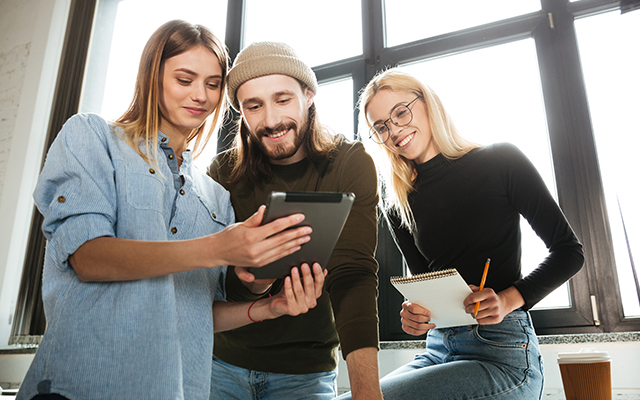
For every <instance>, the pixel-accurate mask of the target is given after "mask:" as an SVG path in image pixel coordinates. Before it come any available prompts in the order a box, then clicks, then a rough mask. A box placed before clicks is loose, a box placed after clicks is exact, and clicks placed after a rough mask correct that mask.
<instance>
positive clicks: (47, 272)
mask: <svg viewBox="0 0 640 400" xmlns="http://www.w3.org/2000/svg"><path fill="white" fill-rule="evenodd" d="M226 73H227V53H226V50H225V47H224V45H223V44H222V43H221V42H220V41H219V40H218V39H217V38H216V37H215V36H214V35H213V34H212V33H211V32H210V31H209V30H208V29H206V28H204V27H202V26H200V25H193V24H189V23H186V22H184V21H171V22H168V23H166V24H165V25H163V26H162V27H160V28H159V29H158V30H157V31H156V32H155V33H154V34H153V35H152V37H151V38H150V39H149V41H148V43H147V45H146V47H145V49H144V51H143V55H142V59H141V63H140V69H139V71H138V79H137V83H136V92H135V96H134V99H133V101H132V103H131V106H130V107H129V109H128V110H127V112H126V113H125V114H124V115H123V116H122V117H120V118H119V119H118V120H117V121H116V122H114V123H107V122H106V121H105V120H103V119H102V118H100V117H98V116H97V115H93V114H82V115H76V116H74V117H72V118H70V119H69V121H67V123H66V124H65V125H64V127H63V129H62V131H61V132H60V134H59V135H58V137H57V138H56V140H55V141H54V143H53V145H52V146H51V148H50V150H49V152H48V154H47V159H46V162H45V166H44V169H43V171H42V174H41V176H40V178H39V180H38V184H37V187H36V190H35V193H34V198H35V201H36V205H37V206H38V209H39V210H40V212H42V214H43V215H44V217H45V219H44V223H43V227H42V229H43V232H44V234H45V236H46V238H47V249H46V257H45V265H44V272H43V289H42V295H43V300H44V306H45V315H46V319H47V330H46V333H45V335H44V338H43V340H42V343H41V344H40V346H39V348H38V352H37V353H36V356H35V358H34V361H33V363H32V365H31V368H30V369H29V371H28V373H27V376H26V377H25V379H24V381H23V383H22V386H21V389H20V392H19V394H18V397H17V398H18V399H31V398H37V399H65V398H67V399H188V400H191V399H207V398H208V396H209V391H210V390H209V385H210V368H211V354H212V347H213V332H214V320H215V329H216V331H220V330H227V329H233V328H235V327H238V326H241V325H245V324H248V323H250V322H252V321H253V322H256V321H259V320H262V319H268V318H276V317H277V316H279V315H283V314H291V315H296V314H298V313H301V312H306V311H307V310H308V308H310V307H313V306H315V299H316V298H317V297H318V296H319V295H320V293H321V290H322V283H323V274H322V273H321V272H320V268H319V266H318V265H314V272H316V273H315V274H314V275H315V279H314V278H313V277H312V274H311V271H310V268H309V267H308V266H307V265H304V266H302V268H301V271H302V273H299V272H298V270H297V269H294V270H293V271H292V277H291V278H287V284H286V285H285V289H284V290H283V292H282V293H280V294H279V295H278V296H274V297H272V298H270V299H264V300H260V301H258V302H255V303H252V304H243V303H235V304H226V303H224V302H217V303H216V304H215V306H214V307H213V312H212V305H213V303H214V301H220V300H224V297H225V295H224V284H223V282H224V275H225V273H226V268H224V267H223V268H214V267H220V266H225V265H228V264H231V265H238V266H261V265H265V264H266V263H269V262H271V261H273V260H275V259H277V258H280V257H283V256H285V255H287V254H290V253H292V252H294V251H296V250H297V249H299V247H300V245H301V244H303V243H304V242H306V241H307V240H308V239H309V236H308V234H309V229H308V228H298V229H295V230H287V231H286V232H281V233H278V232H280V231H282V230H283V229H285V228H288V227H290V226H292V225H294V224H295V223H297V222H299V221H300V220H301V219H302V218H303V217H302V216H301V215H294V216H291V217H288V218H283V219H281V220H278V221H275V222H273V223H271V224H268V225H264V226H259V224H260V222H261V220H262V214H263V212H264V208H261V209H260V211H258V212H257V213H256V215H254V216H253V217H251V218H249V219H248V220H247V221H245V222H243V223H238V224H233V223H234V215H233V210H232V208H231V203H230V201H229V194H228V193H227V192H226V191H225V190H224V189H223V188H222V187H221V186H220V185H218V184H217V183H215V182H214V181H213V180H212V179H210V178H209V177H207V176H206V175H205V174H204V173H202V172H201V171H199V170H198V169H197V168H195V166H194V165H193V163H192V153H191V151H189V150H188V149H187V145H188V144H189V143H191V142H193V143H194V144H195V145H194V146H193V147H194V149H195V150H194V152H196V154H197V152H198V150H201V149H202V147H203V146H204V145H205V144H206V142H207V140H208V139H209V137H210V136H211V133H212V131H213V129H214V127H215V125H216V122H217V120H218V118H219V116H220V115H221V114H222V113H223V111H224V101H223V99H222V96H223V93H224V83H225V76H226ZM209 116H212V117H211V118H208V117H209ZM207 119H209V120H210V121H208V122H209V123H210V126H211V128H210V129H209V130H208V132H207V131H205V121H206V120H207Z"/></svg>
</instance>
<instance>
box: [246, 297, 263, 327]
mask: <svg viewBox="0 0 640 400" xmlns="http://www.w3.org/2000/svg"><path fill="white" fill-rule="evenodd" d="M258 300H260V299H258ZM258 300H256V301H254V302H253V303H251V305H250V306H249V309H248V310H247V316H248V317H249V319H250V320H251V322H262V321H263V320H262V319H261V320H260V321H256V320H255V319H253V318H251V307H253V305H254V304H256V302H257V301H258Z"/></svg>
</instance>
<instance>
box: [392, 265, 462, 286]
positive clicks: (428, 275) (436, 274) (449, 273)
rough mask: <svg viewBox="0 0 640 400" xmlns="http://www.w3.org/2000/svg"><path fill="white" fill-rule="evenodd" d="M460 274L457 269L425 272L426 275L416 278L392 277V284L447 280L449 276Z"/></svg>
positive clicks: (415, 276) (416, 276)
mask: <svg viewBox="0 0 640 400" xmlns="http://www.w3.org/2000/svg"><path fill="white" fill-rule="evenodd" d="M457 274H458V270H457V269H455V268H450V269H443V270H442V271H434V272H425V273H424V274H419V275H414V276H404V277H402V276H393V277H391V283H411V282H420V281H429V280H431V279H438V278H445V277H447V276H454V275H457Z"/></svg>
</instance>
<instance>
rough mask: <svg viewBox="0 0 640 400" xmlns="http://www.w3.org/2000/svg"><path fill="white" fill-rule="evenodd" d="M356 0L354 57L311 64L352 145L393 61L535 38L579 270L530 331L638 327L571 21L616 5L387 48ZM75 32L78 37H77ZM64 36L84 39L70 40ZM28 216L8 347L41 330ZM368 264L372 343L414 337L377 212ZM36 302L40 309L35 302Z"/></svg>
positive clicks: (613, 1)
mask: <svg viewBox="0 0 640 400" xmlns="http://www.w3.org/2000/svg"><path fill="white" fill-rule="evenodd" d="M116 1H119V0H116ZM361 1H362V3H361V4H362V40H363V54H362V55H360V56H356V57H351V58H348V59H344V60H340V61H336V62H333V63H329V64H325V65H320V66H315V67H314V68H313V70H314V72H315V73H316V76H317V78H318V82H319V83H327V82H330V81H334V80H337V79H341V78H345V77H350V78H351V79H352V80H353V87H354V91H353V104H354V113H353V121H354V125H353V126H354V132H356V133H354V135H353V139H356V140H359V139H361V138H360V137H359V136H358V133H357V127H358V110H356V109H355V105H356V104H357V100H358V96H359V92H360V90H361V89H362V88H363V87H364V86H365V85H366V83H367V82H368V81H369V80H370V79H371V78H373V76H374V75H375V74H376V73H377V72H378V71H381V70H383V69H385V68H386V67H388V66H395V65H397V64H400V63H407V62H412V61H418V60H428V59H430V58H435V57H440V56H444V55H447V54H452V53H456V52H462V51H470V50H476V49H481V48H485V47H490V46H494V45H498V44H503V43H508V42H511V41H515V40H519V39H523V38H533V39H534V41H535V45H536V52H537V57H538V63H539V68H540V78H541V85H542V92H543V99H544V102H545V111H546V114H547V124H548V132H549V139H550V147H551V152H552V160H553V164H554V173H555V179H556V182H557V190H558V202H559V204H560V206H561V208H562V210H563V211H564V213H565V215H566V216H567V219H568V220H569V222H570V223H571V225H572V227H573V228H574V230H575V232H576V234H577V235H578V237H579V238H580V239H581V241H582V243H583V245H584V250H585V256H586V257H585V259H586V260H585V265H584V267H583V269H582V270H581V271H580V272H579V273H578V274H577V275H576V276H575V277H574V278H572V279H571V280H570V281H569V288H570V292H571V303H572V307H571V308H567V309H551V310H532V311H531V315H532V317H533V320H534V325H535V327H536V331H537V333H538V334H567V333H597V332H623V331H640V318H625V317H624V314H623V310H622V303H621V298H620V293H619V290H618V280H617V272H616V269H615V261H614V259H613V248H612V244H611V240H610V236H611V235H610V232H609V227H608V226H609V225H608V217H607V215H606V211H603V210H606V207H605V205H604V194H603V186H602V180H601V176H600V172H599V170H598V162H597V153H596V148H595V140H594V136H593V129H592V126H591V122H590V116H589V109H588V103H587V98H586V89H585V85H584V79H583V76H582V71H581V66H580V59H579V55H578V47H577V40H576V35H575V30H574V25H573V24H574V20H575V19H576V18H578V17H585V16H590V15H595V14H598V13H601V12H607V11H611V10H617V9H620V1H619V0H581V1H579V2H573V3H570V2H569V1H568V0H541V5H542V7H541V10H540V11H537V12H534V13H529V14H525V15H521V16H518V17H513V18H509V19H506V20H502V21H497V22H492V23H489V24H485V25H481V26H477V27H473V28H468V29H464V30H461V31H457V32H451V33H447V34H444V35H439V36H435V37H431V38H425V39H421V40H417V41H414V42H410V43H405V44H402V45H398V46H393V47H385V43H384V42H385V39H384V38H385V22H384V0H361ZM95 7H96V0H91V1H80V0H73V2H72V3H71V9H70V19H69V23H68V27H67V34H66V39H65V43H66V44H65V48H64V50H63V57H62V60H61V68H60V75H59V77H58V83H57V86H56V88H57V89H56V95H55V100H54V106H53V108H52V111H51V112H52V119H51V124H50V127H49V138H48V140H47V149H48V147H49V145H50V143H51V141H52V139H53V138H54V137H55V135H56V134H57V132H58V131H59V129H60V128H61V126H62V124H63V123H64V121H65V120H66V119H67V118H68V117H69V116H71V115H73V114H74V113H76V112H77V109H78V99H79V96H80V91H81V87H82V80H83V70H84V65H85V61H86V57H87V54H88V45H89V43H88V42H89V38H90V35H89V34H87V33H86V32H90V31H91V26H92V24H93V20H94V18H95V16H94V14H95V13H94V11H93V10H94V9H95ZM244 10H245V1H244V0H241V1H238V0H228V5H227V26H226V37H225V41H226V45H227V47H228V49H229V53H230V58H231V61H233V59H235V56H236V55H237V54H238V52H239V51H240V46H241V43H242V34H243V31H244V29H243V28H244ZM87 29H88V31H87ZM79 31H81V32H84V34H78V32H79ZM73 38H78V39H79V38H84V39H85V40H84V41H83V42H82V43H75V44H71V43H72V40H73ZM558 110H561V111H558ZM232 111H233V110H232ZM229 115H230V116H229V117H228V119H227V121H226V123H225V124H224V126H223V128H222V130H221V132H220V134H219V136H218V137H219V139H218V149H219V150H222V149H225V148H227V147H228V146H229V145H230V142H231V140H232V138H231V137H230V136H229V135H228V133H229V132H231V131H233V129H234V128H235V126H236V122H235V121H236V120H237V118H238V114H237V113H236V112H235V111H233V112H232V113H229ZM45 153H46V152H45ZM34 215H35V217H34V220H33V221H34V222H33V224H32V227H31V232H30V239H29V245H28V248H27V257H26V258H25V266H24V273H23V278H22V281H21V284H20V285H21V289H20V294H19V298H18V302H17V306H16V314H15V315H16V318H15V322H14V325H13V329H12V338H11V340H12V342H13V343H24V340H27V339H28V340H29V342H33V336H31V335H41V334H42V333H40V331H36V330H34V329H33V328H34V327H36V326H40V328H42V327H43V326H44V324H43V323H42V321H44V314H43V313H42V308H41V307H40V308H38V307H32V306H29V305H27V304H32V302H33V301H34V296H36V297H38V298H39V297H40V296H41V293H40V290H39V288H34V287H33V285H31V286H29V282H30V281H31V282H33V281H39V280H40V279H39V278H38V277H39V276H41V275H38V274H41V270H42V263H43V258H44V257H43V256H42V255H43V254H44V245H45V241H44V238H43V237H42V233H41V231H40V225H41V223H42V217H41V216H40V215H39V213H38V212H37V211H34ZM376 258H377V260H378V262H379V264H380V271H379V281H380V283H381V284H380V290H379V298H378V307H379V316H380V338H381V340H385V341H388V340H405V339H414V340H415V339H419V338H418V337H415V336H409V335H407V334H405V333H404V332H403V331H402V328H401V326H400V319H399V317H398V313H399V311H400V307H401V303H402V301H403V298H402V296H401V295H400V294H399V293H398V292H397V291H395V290H394V289H392V287H391V285H390V284H388V282H389V278H390V277H391V276H393V275H402V274H403V273H404V271H405V269H404V266H403V259H402V255H401V254H400V252H399V251H398V249H397V248H396V246H395V243H394V242H393V239H392V237H391V235H390V233H389V230H388V228H387V226H386V222H385V220H384V217H383V216H380V223H379V233H378V250H377V254H376ZM23 287H24V289H23ZM592 296H595V298H596V301H597V305H598V309H599V324H597V323H596V320H595V318H594V313H593V310H592V309H591V298H592ZM38 300H39V301H40V303H41V299H38ZM25 321H36V322H32V323H26V322H25ZM37 321H40V323H38V322H37ZM37 337H38V336H36V338H37ZM21 338H23V339H21ZM24 338H27V339H24ZM29 338H30V339H29Z"/></svg>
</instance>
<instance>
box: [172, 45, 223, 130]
mask: <svg viewBox="0 0 640 400" xmlns="http://www.w3.org/2000/svg"><path fill="white" fill-rule="evenodd" d="M161 74H162V76H161V80H160V82H161V85H160V102H159V103H160V104H159V106H160V112H161V118H160V130H161V131H162V132H163V133H164V134H166V135H167V136H169V137H172V136H175V135H181V136H183V137H184V138H186V137H187V136H188V135H189V133H190V132H191V130H192V129H195V128H198V127H199V126H201V125H202V124H203V123H204V121H205V119H206V118H207V117H208V116H209V115H211V113H212V112H213V111H215V109H216V107H217V106H218V103H219V102H220V96H221V91H220V88H221V86H222V67H221V66H220V62H219V60H218V58H217V57H216V56H215V55H214V54H213V53H212V52H211V51H210V50H208V49H207V48H205V47H203V46H196V47H194V48H192V49H190V50H187V51H185V52H184V53H181V54H178V55H177V56H174V57H171V58H168V59H167V60H166V61H165V62H164V65H163V67H162V70H161Z"/></svg>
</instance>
